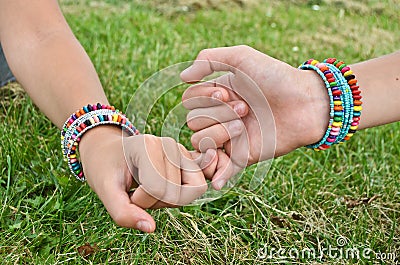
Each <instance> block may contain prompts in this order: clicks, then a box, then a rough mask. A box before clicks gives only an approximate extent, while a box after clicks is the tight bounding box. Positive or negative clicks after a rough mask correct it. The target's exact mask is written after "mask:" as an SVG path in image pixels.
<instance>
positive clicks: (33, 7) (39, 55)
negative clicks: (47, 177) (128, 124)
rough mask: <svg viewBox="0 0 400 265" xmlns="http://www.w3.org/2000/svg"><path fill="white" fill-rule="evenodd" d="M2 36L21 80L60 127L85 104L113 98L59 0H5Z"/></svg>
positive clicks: (0, 19)
mask: <svg viewBox="0 0 400 265" xmlns="http://www.w3.org/2000/svg"><path fill="white" fill-rule="evenodd" d="M15 18H17V19H15ZM20 18H23V19H20ZM0 41H1V43H2V46H3V49H4V52H5V55H6V58H7V61H8V63H9V66H10V68H11V70H12V72H13V74H14V75H15V77H16V78H17V80H18V81H19V82H20V83H21V85H22V86H23V87H24V89H25V90H26V91H27V93H28V94H29V95H30V97H31V98H32V100H33V101H34V103H35V104H36V105H37V106H38V107H39V108H40V109H41V111H42V112H43V113H44V114H45V115H46V116H47V117H49V119H50V120H51V121H52V122H53V123H54V124H56V125H57V126H58V127H61V126H62V124H63V122H64V121H65V120H66V119H67V118H68V116H69V115H70V114H71V113H72V112H74V111H75V110H77V109H79V108H81V107H82V106H84V105H87V104H89V103H91V104H93V103H96V102H101V103H108V102H107V98H106V96H105V94H104V92H103V88H102V86H101V83H100V81H99V78H98V76H97V73H96V71H95V69H94V66H93V64H92V63H91V61H90V59H89V57H88V55H87V54H86V52H85V51H84V49H83V48H82V46H81V45H80V44H79V42H78V41H77V40H76V38H75V37H74V35H73V33H72V32H71V30H70V28H69V26H68V24H67V23H66V21H65V19H64V17H63V15H62V14H61V11H60V10H59V8H58V5H57V2H56V1H53V0H38V1H35V2H34V3H33V4H31V1H29V2H26V1H19V0H14V1H0Z"/></svg>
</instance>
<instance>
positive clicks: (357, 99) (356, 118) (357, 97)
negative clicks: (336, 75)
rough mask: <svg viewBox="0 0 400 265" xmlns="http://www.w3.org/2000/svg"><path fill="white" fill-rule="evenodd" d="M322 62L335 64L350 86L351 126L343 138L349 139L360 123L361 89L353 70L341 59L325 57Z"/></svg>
mask: <svg viewBox="0 0 400 265" xmlns="http://www.w3.org/2000/svg"><path fill="white" fill-rule="evenodd" d="M324 62H326V63H329V64H333V65H334V66H336V67H337V68H338V69H339V70H340V72H341V73H342V74H343V76H344V78H345V79H346V80H347V84H348V85H349V86H350V90H351V94H352V97H353V120H352V122H351V127H350V129H349V131H348V133H347V135H346V136H345V137H344V140H345V141H347V140H350V138H351V137H352V136H353V135H354V134H355V133H356V131H357V129H358V125H359V124H360V116H361V110H362V106H361V105H362V101H361V99H362V96H361V91H360V90H359V85H358V82H357V79H356V77H355V75H354V73H353V71H352V70H351V69H350V67H349V66H348V65H346V64H345V63H344V62H343V61H340V60H338V59H336V58H328V59H325V60H324Z"/></svg>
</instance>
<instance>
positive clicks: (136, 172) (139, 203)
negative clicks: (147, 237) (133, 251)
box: [79, 126, 217, 233]
mask: <svg viewBox="0 0 400 265" xmlns="http://www.w3.org/2000/svg"><path fill="white" fill-rule="evenodd" d="M79 151H80V156H81V160H82V165H83V170H84V172H85V176H86V179H87V182H88V184H89V186H90V187H91V188H92V189H93V190H94V191H95V192H96V193H97V195H98V196H99V198H100V199H101V201H102V202H103V204H104V206H105V207H106V209H107V211H108V212H109V214H110V215H111V217H112V218H113V220H114V221H115V222H116V223H117V224H118V225H120V226H123V227H130V228H135V229H139V230H141V231H143V232H148V233H149V232H153V231H154V230H155V222H154V220H153V218H152V217H151V216H150V215H149V214H148V213H147V212H146V211H144V210H143V209H147V208H153V209H154V208H160V207H177V206H180V205H184V204H188V203H190V202H191V201H193V200H194V199H196V198H197V197H199V196H200V195H202V194H203V193H204V192H205V191H206V189H207V184H206V182H205V178H204V175H203V173H202V171H201V169H200V167H199V166H198V164H202V163H203V164H204V161H206V162H207V165H205V167H204V170H205V172H207V170H210V169H211V168H212V167H213V166H214V167H215V166H216V163H217V160H216V156H215V152H214V153H213V152H208V153H206V155H205V156H201V155H200V154H198V153H194V154H193V157H195V158H197V160H196V161H194V160H192V156H191V154H190V153H189V152H188V151H187V150H186V149H185V148H184V147H183V146H182V145H179V144H177V143H176V142H175V141H174V140H173V139H170V138H160V137H155V136H152V135H137V136H133V137H122V132H121V129H120V128H117V127H113V126H99V127H97V128H94V129H91V130H89V131H88V132H87V133H86V134H85V135H84V136H83V138H82V141H81V143H80V146H79ZM207 155H210V156H211V157H207ZM212 170H213V169H211V171H212ZM134 177H135V179H136V180H137V183H139V186H138V187H137V184H136V182H135V180H134ZM134 187H136V190H135V191H134V192H131V189H132V188H134Z"/></svg>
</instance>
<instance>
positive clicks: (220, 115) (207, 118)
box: [186, 100, 249, 131]
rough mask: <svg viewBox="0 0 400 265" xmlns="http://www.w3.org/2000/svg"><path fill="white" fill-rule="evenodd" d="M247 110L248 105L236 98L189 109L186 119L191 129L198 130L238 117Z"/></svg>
mask: <svg viewBox="0 0 400 265" xmlns="http://www.w3.org/2000/svg"><path fill="white" fill-rule="evenodd" d="M248 112H249V107H248V105H247V104H246V103H245V102H244V101H241V100H237V101H231V102H226V103H224V104H223V105H219V106H215V107H209V108H198V109H194V110H191V111H190V112H189V113H188V115H187V117H186V120H187V125H188V127H189V128H190V129H191V130H193V131H199V130H201V129H204V128H207V127H210V126H212V125H214V124H218V123H223V122H228V121H231V120H235V119H239V118H241V117H244V116H246V115H247V113H248Z"/></svg>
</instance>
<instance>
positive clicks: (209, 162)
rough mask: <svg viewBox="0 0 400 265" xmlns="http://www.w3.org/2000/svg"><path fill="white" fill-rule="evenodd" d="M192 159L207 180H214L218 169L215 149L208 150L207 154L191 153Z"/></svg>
mask: <svg viewBox="0 0 400 265" xmlns="http://www.w3.org/2000/svg"><path fill="white" fill-rule="evenodd" d="M189 153H190V155H191V156H192V159H193V160H194V161H195V162H196V163H197V164H198V165H199V167H200V169H201V170H202V171H203V174H204V177H205V178H206V179H212V178H213V176H214V173H215V171H216V169H217V163H218V155H217V151H216V150H215V149H207V151H206V152H205V153H199V152H196V151H191V152H189Z"/></svg>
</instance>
